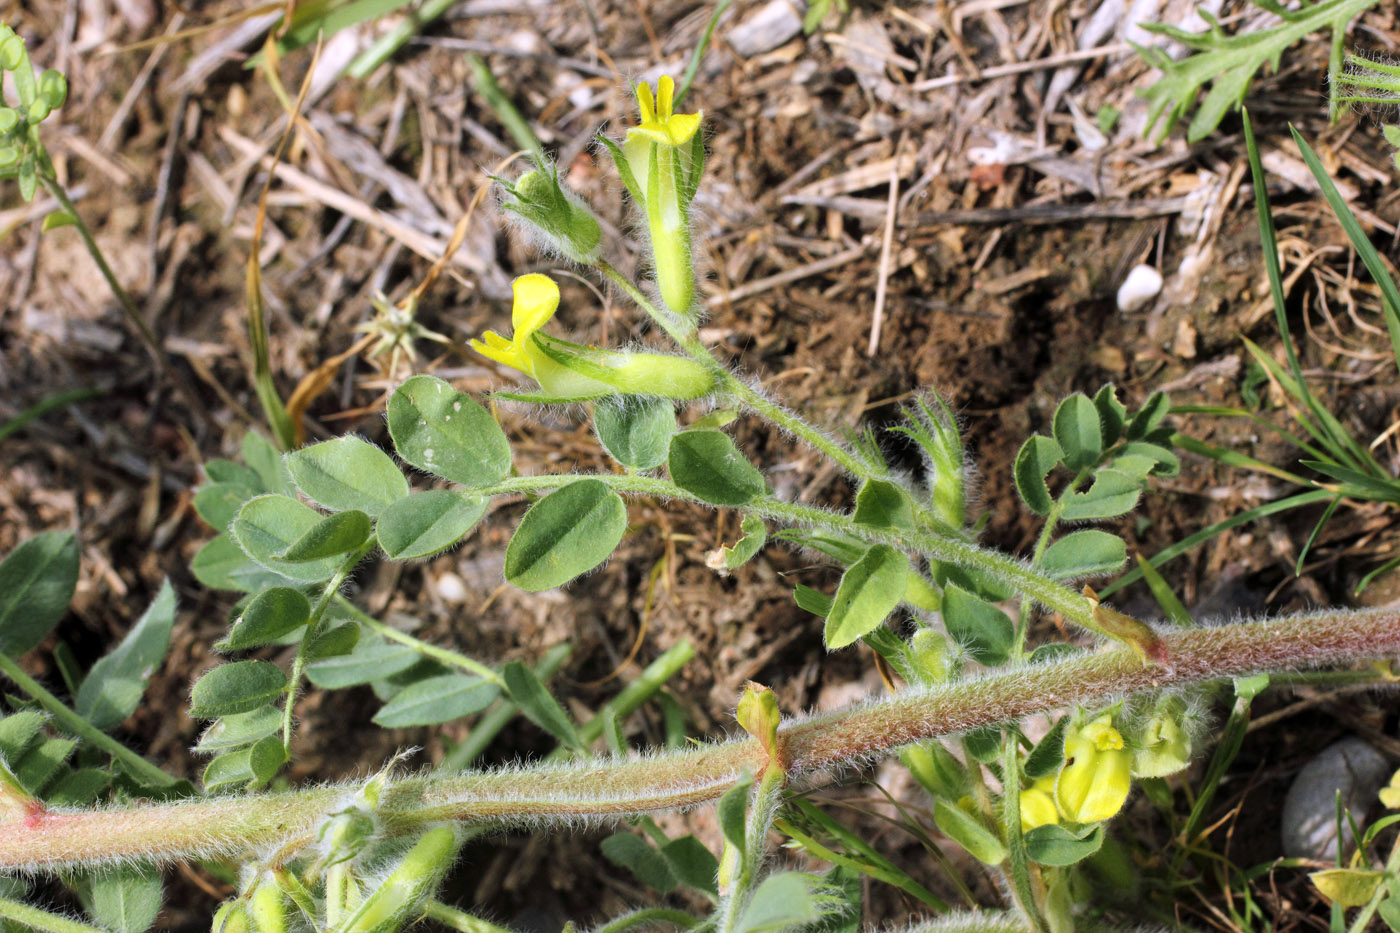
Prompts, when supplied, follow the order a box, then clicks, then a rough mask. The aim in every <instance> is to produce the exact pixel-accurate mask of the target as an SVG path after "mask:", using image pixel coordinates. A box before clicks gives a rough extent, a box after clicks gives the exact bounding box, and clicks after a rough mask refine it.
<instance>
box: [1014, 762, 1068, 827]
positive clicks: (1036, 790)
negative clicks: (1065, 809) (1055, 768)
mask: <svg viewBox="0 0 1400 933" xmlns="http://www.w3.org/2000/svg"><path fill="white" fill-rule="evenodd" d="M1054 793H1055V776H1054V775H1053V774H1049V775H1046V776H1045V777H1043V778H1041V779H1040V780H1038V781H1036V782H1035V783H1034V784H1032V785H1031V786H1030V787H1027V788H1025V789H1024V790H1022V791H1021V832H1028V831H1030V830H1032V829H1035V828H1036V827H1037V826H1048V825H1049V824H1051V823H1058V822H1059V821H1060V814H1059V811H1058V810H1056V808H1055V798H1054Z"/></svg>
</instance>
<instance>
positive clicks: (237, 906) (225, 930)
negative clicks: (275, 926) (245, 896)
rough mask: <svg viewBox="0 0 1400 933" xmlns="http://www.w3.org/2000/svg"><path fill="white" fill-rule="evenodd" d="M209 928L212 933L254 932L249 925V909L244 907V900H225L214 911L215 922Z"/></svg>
mask: <svg viewBox="0 0 1400 933" xmlns="http://www.w3.org/2000/svg"><path fill="white" fill-rule="evenodd" d="M209 930H210V933H252V927H250V926H249V925H248V911H246V910H245V909H244V908H243V902H242V901H241V900H235V901H224V903H223V904H222V905H220V907H219V909H218V910H217V911H216V912H215V913H214V922H213V923H212V924H211V925H210V927H209Z"/></svg>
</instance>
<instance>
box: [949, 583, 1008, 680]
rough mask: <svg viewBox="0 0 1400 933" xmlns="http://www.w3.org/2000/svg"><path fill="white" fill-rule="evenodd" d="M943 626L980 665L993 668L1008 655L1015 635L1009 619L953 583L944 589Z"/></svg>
mask: <svg viewBox="0 0 1400 933" xmlns="http://www.w3.org/2000/svg"><path fill="white" fill-rule="evenodd" d="M943 625H944V627H945V628H947V629H948V634H949V635H951V636H953V638H954V639H956V640H957V641H958V642H959V643H961V644H962V645H963V646H964V647H965V648H967V652H968V654H970V655H972V658H973V660H975V661H976V662H977V663H979V664H984V665H986V666H987V667H996V666H998V665H1001V664H1005V663H1006V660H1007V658H1008V657H1010V655H1011V644H1012V642H1013V641H1014V640H1015V636H1016V627H1015V626H1014V625H1013V624H1012V622H1011V618H1010V617H1009V616H1007V614H1006V613H1004V612H1002V611H1001V610H1000V609H998V608H997V607H996V606H993V605H992V604H991V603H989V602H987V601H986V600H984V599H980V598H978V597H977V596H974V595H972V594H971V593H969V592H968V591H967V590H965V589H963V588H962V587H960V586H958V585H957V584H956V583H949V584H948V586H947V587H946V588H945V589H944V590H943Z"/></svg>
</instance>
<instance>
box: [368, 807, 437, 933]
mask: <svg viewBox="0 0 1400 933" xmlns="http://www.w3.org/2000/svg"><path fill="white" fill-rule="evenodd" d="M456 854H457V836H456V834H455V833H453V831H452V830H451V829H449V828H448V827H446V826H439V827H438V828H437V829H432V830H429V831H428V832H427V833H425V834H424V835H423V837H422V838H421V839H419V840H418V841H417V842H416V843H414V844H413V848H412V849H409V850H408V854H407V855H405V856H404V857H403V861H401V862H399V865H398V867H397V868H395V869H394V870H393V871H392V872H390V873H389V877H387V878H385V879H384V881H383V883H381V884H380V885H379V887H378V888H376V889H375V890H374V891H373V892H372V893H371V894H370V895H369V896H368V897H366V898H365V901H364V904H363V905H362V906H361V907H360V909H359V910H358V911H356V915H355V917H354V918H353V920H352V922H351V923H350V925H349V926H348V927H347V928H346V931H345V933H390V931H393V930H397V929H399V927H401V926H403V925H404V923H405V922H407V921H408V920H409V919H410V918H411V917H412V916H413V914H414V913H415V912H416V911H418V910H419V909H421V906H422V902H423V900H424V899H425V898H427V897H428V896H430V895H431V894H432V893H433V891H434V890H435V889H436V888H437V886H438V884H439V883H440V882H441V881H442V877H443V875H445V874H447V869H448V868H449V867H451V865H452V859H453V858H454V856H455V855H456Z"/></svg>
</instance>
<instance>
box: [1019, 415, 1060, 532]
mask: <svg viewBox="0 0 1400 933" xmlns="http://www.w3.org/2000/svg"><path fill="white" fill-rule="evenodd" d="M1064 456H1065V452H1064V450H1063V449H1061V447H1060V445H1059V444H1057V443H1056V442H1055V441H1054V440H1053V439H1052V438H1048V437H1046V436H1045V435H1043V434H1032V435H1031V436H1030V437H1028V438H1026V442H1025V443H1024V444H1022V445H1021V449H1020V451H1019V452H1018V453H1017V454H1016V465H1015V467H1014V471H1015V475H1016V491H1017V492H1019V493H1020V494H1021V501H1022V502H1024V503H1026V508H1028V509H1030V510H1031V511H1032V512H1034V513H1035V514H1037V515H1049V514H1050V508H1051V506H1053V505H1054V500H1053V499H1052V498H1051V497H1050V487H1048V486H1046V485H1045V477H1046V475H1047V474H1048V473H1049V472H1050V471H1051V470H1053V469H1055V467H1057V466H1059V463H1060V461H1061V460H1062V459H1064Z"/></svg>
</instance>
